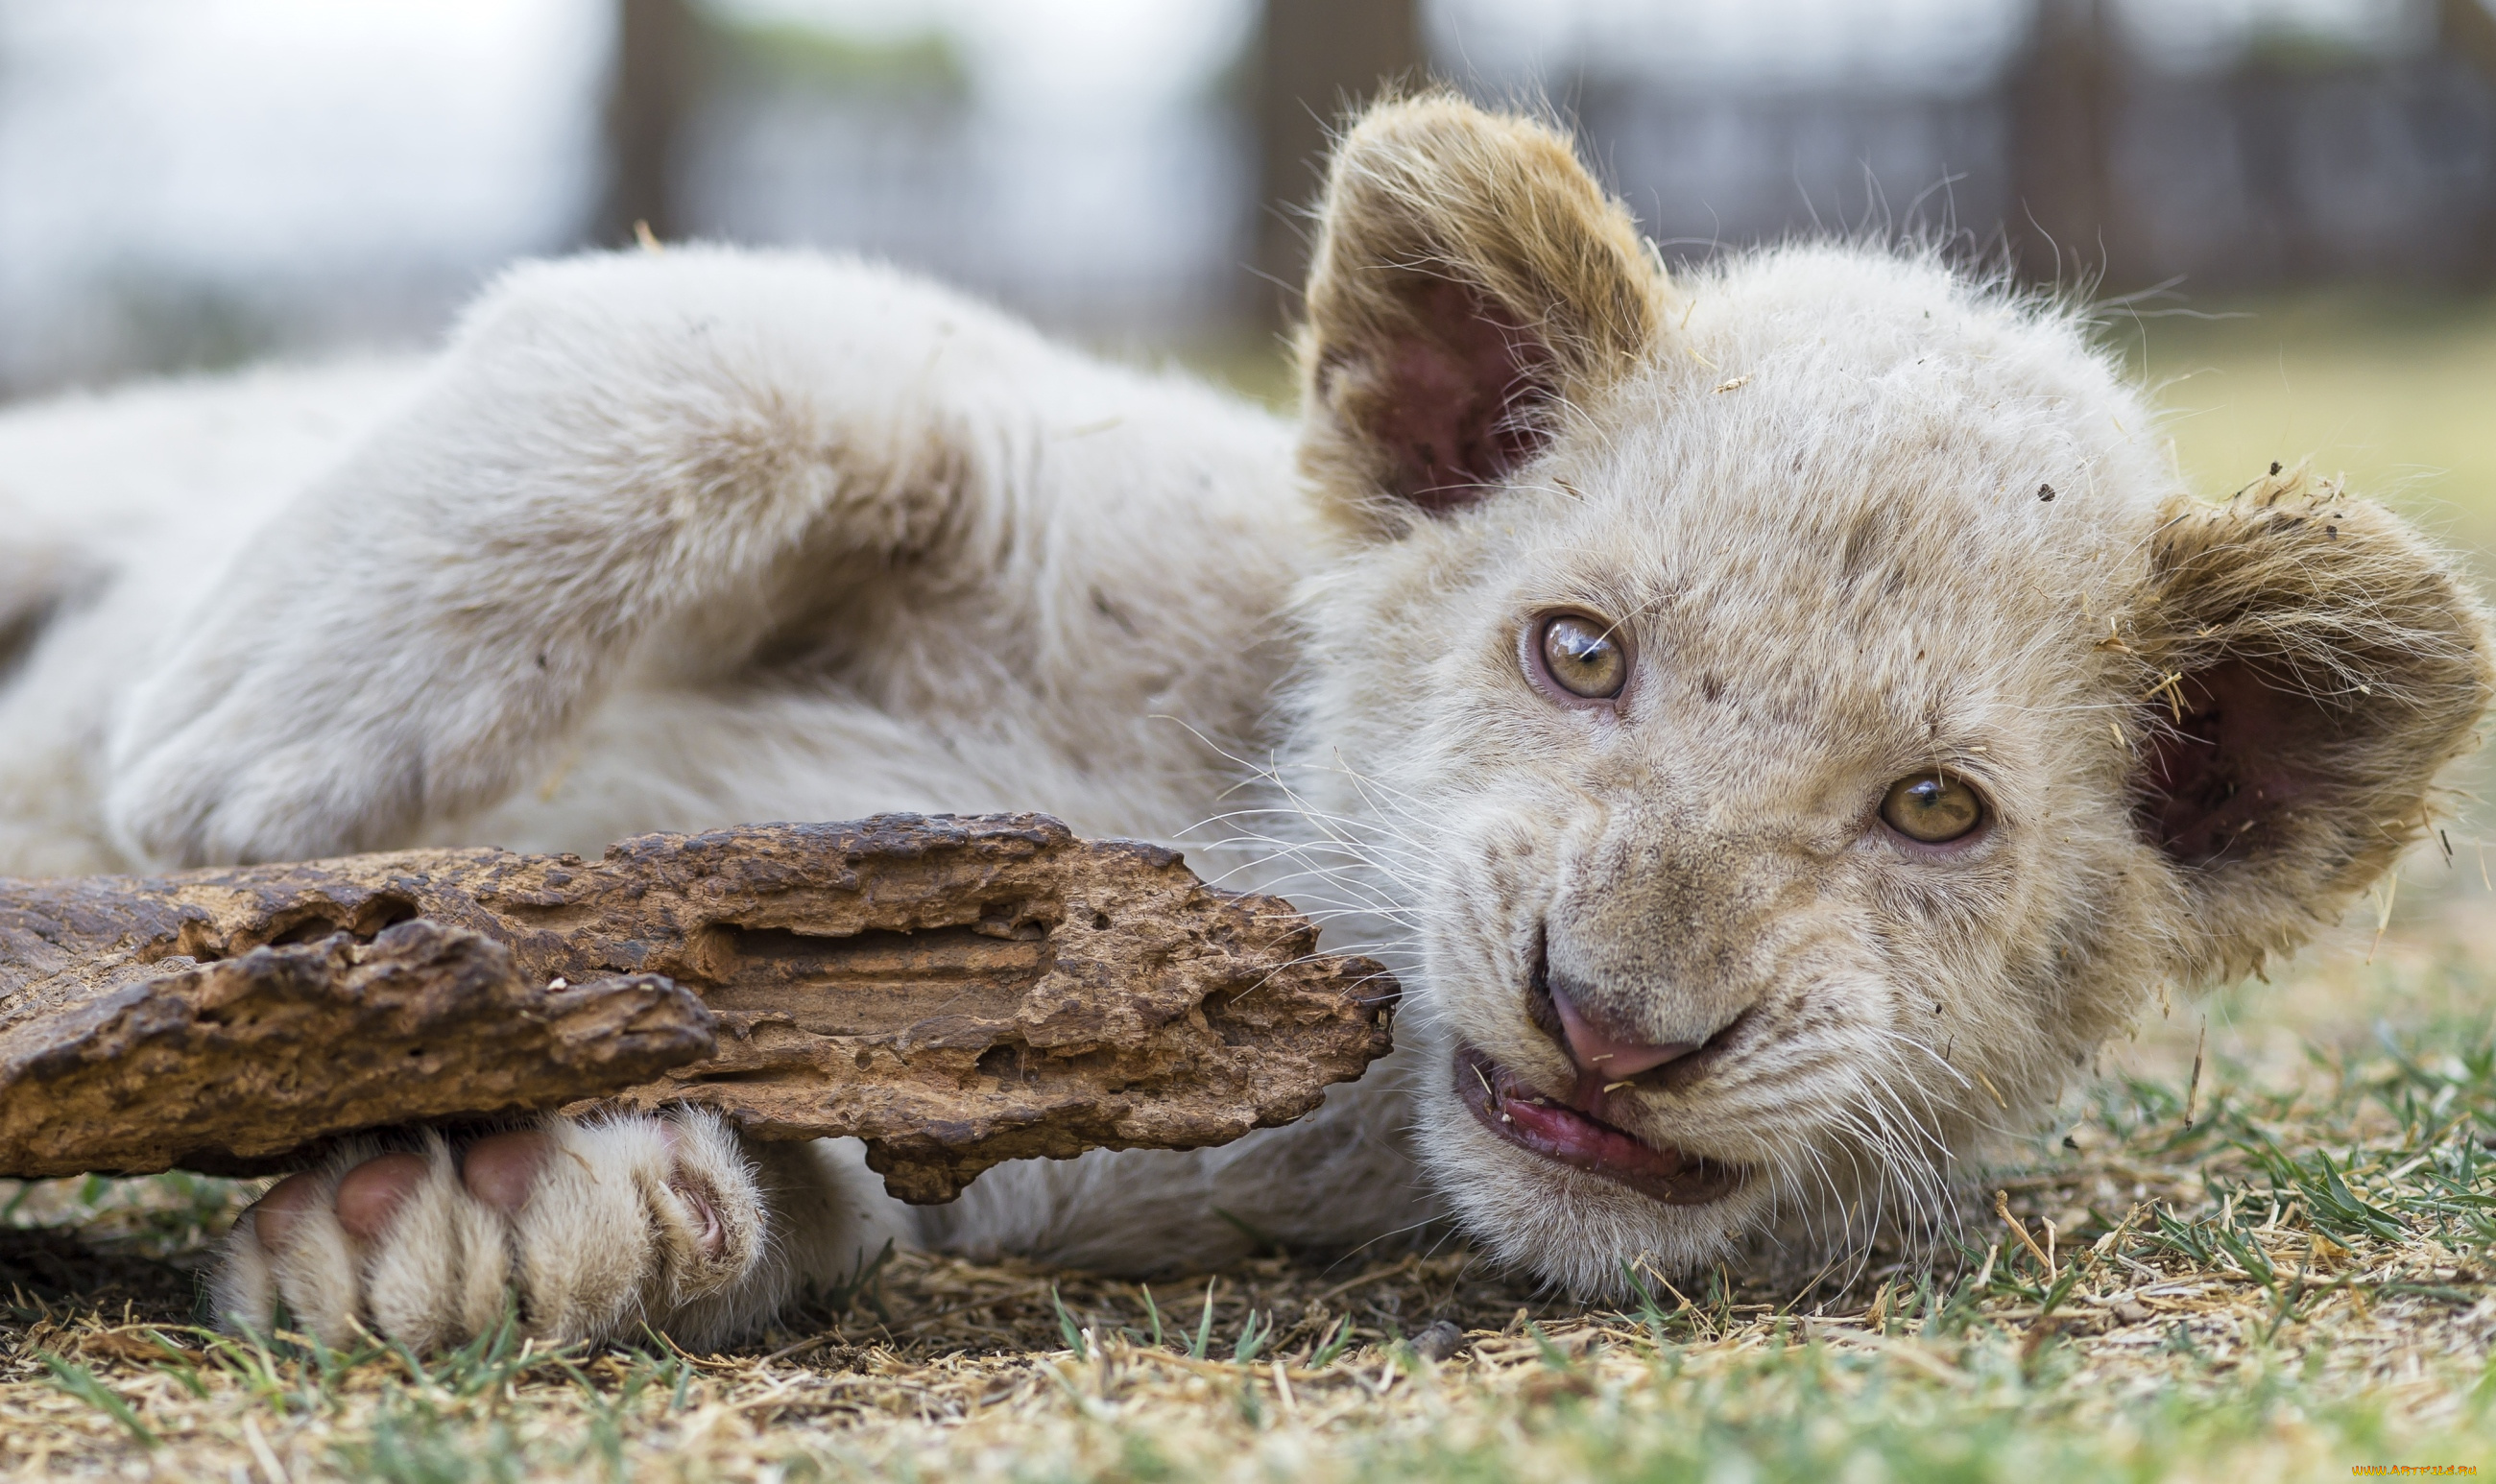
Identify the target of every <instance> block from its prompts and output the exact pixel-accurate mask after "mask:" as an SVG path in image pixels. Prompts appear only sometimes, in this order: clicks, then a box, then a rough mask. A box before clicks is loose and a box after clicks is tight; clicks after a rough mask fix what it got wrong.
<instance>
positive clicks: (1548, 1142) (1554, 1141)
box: [1500, 1098, 1681, 1177]
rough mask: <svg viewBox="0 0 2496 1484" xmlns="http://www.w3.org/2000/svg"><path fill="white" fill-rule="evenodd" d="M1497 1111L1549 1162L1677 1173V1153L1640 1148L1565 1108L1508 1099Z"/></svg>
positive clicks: (1617, 1132) (1583, 1167)
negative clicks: (1534, 1144) (1518, 1129)
mask: <svg viewBox="0 0 2496 1484" xmlns="http://www.w3.org/2000/svg"><path fill="white" fill-rule="evenodd" d="M1500 1110H1501V1111H1502V1112H1504V1113H1506V1114H1507V1115H1508V1116H1509V1118H1510V1119H1511V1120H1513V1127H1516V1128H1520V1129H1522V1130H1523V1131H1524V1132H1525V1134H1526V1135H1527V1136H1528V1137H1529V1138H1531V1139H1533V1140H1534V1141H1535V1142H1536V1143H1537V1144H1540V1145H1542V1146H1543V1151H1544V1154H1545V1155H1547V1156H1548V1157H1550V1158H1551V1159H1557V1160H1559V1161H1560V1162H1561V1163H1563V1164H1569V1165H1574V1166H1576V1168H1578V1169H1581V1170H1612V1171H1618V1172H1622V1173H1639V1174H1648V1175H1658V1176H1665V1177H1669V1176H1672V1175H1676V1174H1678V1173H1680V1171H1681V1157H1680V1155H1679V1154H1678V1153H1667V1152H1666V1151H1664V1150H1660V1149H1656V1148H1653V1147H1651V1146H1649V1145H1645V1144H1641V1143H1639V1142H1638V1140H1636V1139H1634V1138H1631V1137H1630V1136H1629V1135H1628V1134H1626V1133H1623V1132H1621V1131H1620V1130H1619V1129H1617V1128H1605V1127H1604V1126H1603V1125H1601V1124H1598V1123H1596V1122H1595V1121H1594V1120H1592V1119H1590V1118H1584V1117H1580V1116H1579V1115H1578V1114H1576V1113H1575V1112H1572V1111H1571V1110H1569V1109H1567V1108H1561V1107H1553V1106H1550V1105H1548V1104H1544V1103H1540V1102H1536V1101H1534V1100H1532V1099H1531V1098H1509V1099H1507V1100H1505V1101H1503V1102H1502V1103H1501V1104H1500Z"/></svg>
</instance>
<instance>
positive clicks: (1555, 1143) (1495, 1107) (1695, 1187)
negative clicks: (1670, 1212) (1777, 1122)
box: [1455, 1046, 1742, 1206]
mask: <svg viewBox="0 0 2496 1484" xmlns="http://www.w3.org/2000/svg"><path fill="white" fill-rule="evenodd" d="M1455 1073H1456V1096H1458V1097H1459V1098H1463V1099H1464V1102H1465V1106H1466V1107H1468V1108H1471V1109H1473V1113H1474V1117H1476V1118H1478V1119H1480V1120H1482V1127H1483V1128H1488V1129H1489V1130H1490V1131H1491V1132H1493V1133H1496V1134H1498V1135H1499V1136H1500V1137H1501V1138H1503V1139H1506V1140H1508V1141H1509V1142H1510V1143H1512V1144H1513V1145H1515V1146H1516V1147H1517V1148H1519V1149H1522V1150H1525V1151H1526V1152H1527V1153H1529V1154H1536V1155H1541V1156H1542V1157H1543V1158H1544V1159H1549V1160H1550V1161H1552V1162H1553V1163H1555V1164H1565V1165H1568V1166H1569V1167H1570V1168H1571V1169H1580V1170H1584V1171H1585V1172H1586V1173H1588V1174H1590V1175H1601V1176H1603V1177H1604V1178H1605V1179H1607V1180H1611V1181H1617V1182H1618V1183H1620V1184H1622V1185H1625V1186H1628V1187H1629V1188H1630V1189H1631V1190H1636V1191H1638V1193H1639V1194H1641V1195H1644V1196H1647V1197H1649V1198H1651V1199H1654V1200H1660V1201H1663V1202H1665V1203H1666V1204H1667V1205H1673V1206H1703V1205H1705V1204H1706V1203H1707V1202H1709V1201H1712V1200H1722V1199H1724V1198H1725V1197H1726V1196H1728V1195H1731V1194H1732V1193H1733V1191H1734V1190H1738V1189H1740V1187H1741V1184H1742V1171H1741V1170H1740V1169H1738V1168H1736V1167H1734V1166H1732V1165H1728V1164H1719V1163H1717V1162H1715V1161H1714V1160H1712V1159H1700V1158H1699V1157H1698V1156H1696V1155H1685V1154H1683V1153H1682V1152H1681V1151H1679V1150H1677V1149H1669V1148H1662V1147H1659V1146H1657V1145H1654V1144H1649V1143H1646V1142H1644V1141H1642V1140H1640V1139H1638V1137H1636V1136H1635V1135H1632V1134H1629V1133H1624V1132H1623V1131H1621V1130H1620V1129H1618V1128H1613V1127H1612V1126H1611V1125H1609V1124H1607V1123H1605V1122H1603V1121H1602V1120H1600V1119H1598V1118H1596V1117H1594V1116H1593V1115H1592V1114H1589V1113H1585V1112H1581V1111H1580V1110H1578V1109H1576V1108H1574V1107H1570V1106H1568V1105H1566V1104H1564V1103H1562V1102H1559V1101H1557V1100H1556V1099H1554V1098H1548V1097H1545V1096H1544V1095H1543V1094H1541V1093H1538V1092H1535V1091H1533V1090H1532V1089H1530V1088H1527V1087H1526V1086H1525V1085H1524V1084H1522V1083H1520V1082H1518V1081H1517V1080H1516V1074H1515V1073H1514V1072H1512V1071H1510V1070H1509V1069H1508V1068H1507V1067H1502V1066H1500V1065H1499V1064H1498V1063H1497V1062H1494V1061H1492V1060H1491V1059H1490V1058H1489V1057H1486V1056H1484V1055H1482V1053H1481V1052H1479V1051H1476V1050H1474V1049H1473V1048H1472V1047H1470V1046H1466V1047H1462V1048H1459V1049H1458V1050H1457V1052H1456V1060H1455Z"/></svg>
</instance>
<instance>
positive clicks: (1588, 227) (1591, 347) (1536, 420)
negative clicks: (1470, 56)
mask: <svg viewBox="0 0 2496 1484" xmlns="http://www.w3.org/2000/svg"><path fill="white" fill-rule="evenodd" d="M1666 294H1667V287H1666V282H1665V276H1664V272H1663V269H1662V268H1661V267H1660V266H1659V265H1658V264H1657V263H1656V261H1655V259H1654V258H1653V257H1652V256H1651V255H1650V254H1649V252H1648V250H1647V247H1646V243H1645V240H1644V239H1643V238H1642V237H1640V236H1639V235H1638V228H1637V225H1636V224H1635V223H1633V222H1632V221H1631V220H1630V216H1629V213H1628V212H1627V211H1626V210H1624V209H1622V207H1621V205H1620V204H1619V203H1618V202H1617V201H1611V200H1610V199H1608V198H1607V197H1606V196H1605V195H1604V192H1603V190H1602V188H1601V187H1599V186H1597V185H1596V184H1595V181H1594V179H1593V177H1592V176H1590V175H1588V174H1587V173H1586V171H1585V170H1584V169H1583V168H1582V167H1580V166H1579V165H1578V163H1577V159H1576V155H1575V154H1573V153H1572V152H1571V150H1570V147H1569V141H1568V140H1567V139H1563V138H1562V137H1561V136H1560V135H1558V134H1556V133H1554V132H1553V131H1552V130H1550V129H1548V128H1546V127H1544V125H1542V124H1539V123H1536V122H1534V121H1532V120H1529V119H1523V118H1515V117H1510V116H1504V115H1498V114H1492V113H1486V112H1483V111H1482V109H1480V108H1475V107H1474V106H1473V105H1471V104H1469V103H1466V102H1465V101H1464V100H1462V99H1460V98H1456V97H1453V96H1451V95H1446V94H1432V95H1429V96H1426V97H1421V98H1416V99H1409V100H1405V101H1401V102H1393V103H1386V104H1381V105H1379V106H1378V107H1376V108H1371V109H1370V110H1369V112H1368V113H1367V114H1366V115H1364V116H1363V117H1362V118H1361V120H1360V122H1359V123H1358V124H1357V125H1356V126H1355V127H1354V128H1353V130H1352V132H1351V134H1349V135H1348V136H1346V137H1345V139H1344V140H1343V142H1342V143H1341V145H1340V146H1339V147H1338V148H1337V149H1336V150H1335V155H1334V164H1333V168H1332V170H1331V171H1330V172H1329V173H1328V176H1327V179H1326V201H1325V205H1324V208H1323V212H1322V217H1321V223H1320V230H1319V235H1318V242H1317V251H1316V256H1315V259H1314V261H1313V263H1311V265H1310V268H1309V285H1308V323H1307V325H1305V326H1304V327H1303V328H1302V330H1301V332H1300V341H1299V361H1300V386H1301V402H1302V412H1303V416H1304V417H1305V418H1306V430H1305V431H1304V433H1303V434H1302V442H1301V459H1302V464H1303V467H1304V468H1305V469H1306V470H1307V472H1308V473H1309V474H1310V476H1311V477H1312V478H1313V479H1316V480H1317V481H1318V483H1319V486H1320V488H1321V489H1322V490H1324V491H1325V492H1326V494H1327V495H1328V496H1329V497H1330V498H1331V499H1332V500H1333V501H1334V502H1335V503H1336V504H1337V506H1338V507H1339V508H1340V509H1341V510H1342V511H1343V512H1345V513H1349V514H1354V515H1356V516H1358V517H1362V519H1361V523H1362V524H1366V525H1376V524H1378V523H1380V522H1381V521H1382V520H1383V521H1384V522H1385V523H1386V524H1387V525H1388V526H1389V527H1392V526H1393V525H1395V524H1397V523H1400V521H1401V520H1402V519H1405V518H1409V516H1410V514H1411V512H1412V511H1414V510H1417V509H1418V510H1421V511H1426V512H1430V513H1438V512H1441V511H1445V510H1451V509H1454V508H1456V507H1458V506H1461V505H1463V504H1465V503H1467V502H1469V501H1471V500H1473V499H1475V498H1477V497H1478V496H1479V495H1480V494H1481V493H1482V491H1483V489H1484V488H1485V487H1486V486H1488V485H1490V484H1492V483H1494V482H1496V481H1497V480H1499V479H1502V478H1503V477H1504V476H1506V475H1507V473H1508V472H1509V471H1510V470H1511V469H1513V467H1514V466H1515V465H1516V464H1517V463H1518V462H1520V461H1521V460H1523V459H1525V458H1527V457H1529V456H1531V455H1532V453H1533V452H1534V451H1535V450H1536V449H1537V448H1540V447H1541V446H1542V445H1543V443H1544V441H1545V440H1546V439H1547V438H1548V437H1549V436H1550V432H1551V427H1552V422H1553V418H1554V417H1555V416H1556V414H1557V413H1558V412H1559V411H1560V410H1561V409H1562V408H1563V407H1566V406H1568V405H1570V404H1573V403H1576V404H1582V403H1583V402H1584V401H1586V400H1588V399H1589V398H1591V397H1592V396H1593V395H1594V394H1596V393H1597V392H1598V391H1600V389H1601V388H1602V387H1603V386H1605V385H1606V384H1607V383H1609V382H1610V381H1612V380H1614V379H1616V378H1618V377H1619V376H1620V375H1622V374H1623V373H1624V372H1626V371H1627V370H1628V369H1629V368H1630V367H1631V366H1632V365H1634V364H1635V363H1636V361H1637V358H1638V356H1639V355H1640V354H1641V353H1642V352H1643V351H1644V350H1645V349H1646V348H1647V346H1648V345H1649V344H1650V343H1651V342H1652V341H1653V340H1654V338H1655V336H1656V334H1657V332H1658V327H1659V325H1661V323H1662V320H1663V318H1664V303H1665V298H1666Z"/></svg>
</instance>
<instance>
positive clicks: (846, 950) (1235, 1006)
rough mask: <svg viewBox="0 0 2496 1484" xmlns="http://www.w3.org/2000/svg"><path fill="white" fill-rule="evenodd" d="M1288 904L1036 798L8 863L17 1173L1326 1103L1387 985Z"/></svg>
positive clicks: (1160, 1127) (991, 1124)
mask: <svg viewBox="0 0 2496 1484" xmlns="http://www.w3.org/2000/svg"><path fill="white" fill-rule="evenodd" d="M1316 950H1317V935H1316V931H1315V929H1314V928H1312V927H1311V926H1310V925H1309V923H1308V922H1307V921H1306V920H1305V919H1304V918H1302V917H1300V916H1299V915H1298V914H1297V913H1295V912H1293V911H1292V910H1291V908H1290V906H1289V904H1287V903H1284V902H1282V901H1280V900H1279V899H1276V898H1272V897H1259V896H1249V895H1241V894H1236V893H1232V892H1227V891H1222V890H1219V889H1217V888H1213V887H1209V886H1206V885H1205V884H1204V883H1203V882H1202V881H1199V880H1198V879H1197V878H1196V876H1195V875H1194V874H1193V873H1192V872H1190V871H1189V870H1188V869H1187V867H1186V865H1185V863H1184V862H1183V861H1182V860H1181V859H1180V857H1179V856H1178V855H1177V854H1175V853H1174V852H1172V851H1170V850H1162V849H1160V848H1158V847H1153V846H1146V845H1138V844H1134V843H1130V842H1122V841H1097V842H1096V841H1083V840H1078V839H1076V837H1075V836H1074V835H1073V833H1072V832H1070V831H1069V830H1068V829H1067V828H1066V826H1065V825H1063V824H1061V823H1059V822H1058V821H1057V820H1055V819H1049V818H1047V817H1045V816H1041V815H1006V816H988V817H979V818H952V817H943V816H940V817H935V818H925V817H920V816H915V815H891V816H883V817H879V818H877V819H868V820H864V821H860V822H857V823H846V824H765V825H752V826H746V827H741V828H737V829H730V830H721V831H716V832H713V833H709V834H702V835H691V836H682V835H651V836H644V837H641V838H639V839H635V840H628V841H625V842H623V843H622V844H620V845H617V846H614V847H612V848H610V849H609V850H608V852H607V854H606V855H605V857H604V858H602V859H600V860H596V861H584V860H582V859H580V858H579V857H577V856H569V855H565V856H530V855H516V854H512V853H509V852H505V851H500V850H415V851H403V852H397V853H391V854H379V855H363V856H354V857H349V858H346V859H341V860H332V861H320V862H312V863H308V864H302V865H288V866H261V867H249V868H240V869H234V870H222V871H203V872H190V873H184V874H181V875H172V876H164V877H153V878H131V877H95V878H82V879H77V880H63V881H0V1173H6V1174H10V1175H16V1176H24V1177H31V1176H40V1175H59V1174H69V1173H77V1172H80V1171H85V1170H109V1171H117V1172H126V1173H137V1172H143V1171H149V1170H158V1169H167V1168H173V1167H187V1168H194V1169H205V1170H210V1171H217V1172H228V1173H244V1172H255V1171H262V1170H268V1169H275V1168H279V1167H283V1166H284V1165H285V1164H286V1163H288V1162H290V1161H292V1160H294V1159H299V1158H300V1157H301V1156H302V1154H303V1153H304V1152H305V1151H306V1150H307V1149H309V1148H311V1147H313V1146H315V1145H317V1144H318V1143H319V1142H320V1141H322V1140H324V1139H327V1138H330V1137H334V1136H337V1135H340V1134H344V1133H347V1132H351V1131H355V1130H359V1129H364V1128H375V1127H384V1126H390V1125H396V1124H402V1123H408V1122H413V1121H419V1120H428V1121H443V1120H448V1121H473V1120H489V1119H494V1118H499V1117H508V1116H511V1115H514V1114H516V1113H519V1112H523V1111H526V1110H529V1109H538V1108H547V1107H555V1106H569V1107H572V1108H575V1109H579V1108H583V1107H585V1106H587V1105H588V1104H586V1103H584V1102H583V1099H605V1100H607V1101H608V1102H609V1103H611V1104H612V1105H620V1106H625V1107H637V1108H646V1107H654V1106H658V1105H661V1104H664V1103H669V1102H691V1103H698V1104H702V1105H704V1106H708V1107H713V1108H716V1109H718V1110H719V1111H721V1112H722V1113H724V1114H726V1115H727V1116H729V1117H730V1118H732V1119H733V1120H734V1121H735V1122H736V1123H737V1124H739V1125H740V1126H742V1127H743V1128H745V1129H746V1130H747V1131H748V1132H749V1133H751V1134H753V1135H755V1136H758V1137H762V1138H812V1137H820V1136H826V1135H855V1136H857V1137H859V1138H862V1139H864V1140H866V1142H867V1149H868V1162H869V1163H870V1164H871V1165H872V1166H873V1167H874V1168H875V1169H877V1170H878V1171H879V1172H881V1173H882V1174H883V1175H884V1177H885V1183H886V1185H887V1187H888V1188H889V1189H890V1190H892V1191H893V1192H894V1193H895V1194H897V1195H900V1196H902V1197H903V1198H905V1199H909V1200H914V1201H942V1200H948V1199H951V1198H952V1196H954V1195H955V1194H957V1193H959V1191H960V1190H961V1189H962V1187H963V1186H964V1185H965V1184H967V1183H968V1182H969V1181H970V1180H971V1179H972V1178H973V1177H974V1176H976V1175H977V1174H978V1173H979V1172H980V1171H981V1170H983V1169H984V1168H986V1167H987V1166H989V1165H991V1164H994V1163H996V1162H997V1161H999V1160H1002V1159H1024V1158H1033V1157H1057V1158H1063V1157H1067V1156H1072V1155H1075V1154H1078V1153H1080V1152H1082V1151H1083V1150H1085V1149H1092V1148H1105V1147H1106V1148H1139V1147H1141V1148H1163V1149H1186V1148H1194V1147H1197V1146H1201V1145H1207V1144H1218V1143H1222V1142H1225V1141H1227V1140H1230V1139H1233V1138H1236V1137H1238V1136H1239V1135H1240V1134H1242V1133H1245V1132H1247V1131H1248V1130H1249V1129H1250V1128H1259V1127H1264V1126H1268V1125H1272V1124H1279V1123H1284V1122H1288V1121H1289V1120H1291V1119H1293V1118H1295V1117H1298V1116H1299V1115H1300V1114H1302V1113H1305V1112H1307V1111H1309V1110H1310V1109H1311V1108H1314V1107H1315V1106H1316V1105H1317V1104H1318V1102H1319V1101H1320V1100H1321V1099H1322V1098H1323V1097H1324V1095H1325V1090H1326V1087H1327V1086H1329V1085H1331V1084H1333V1083H1336V1082H1342V1081H1346V1080H1349V1079H1351V1078H1353V1077H1356V1076H1357V1075H1359V1073H1360V1071H1361V1069H1362V1068H1363V1067H1366V1066H1367V1065H1368V1063H1369V1062H1370V1061H1371V1060H1373V1059H1374V1058H1376V1057H1378V1056H1381V1055H1383V1054H1385V1052H1386V1050H1387V1049H1388V1039H1389V1033H1388V1012H1389V1008H1390V1006H1391V1004H1392V1001H1393V998H1394V994H1395V986H1394V983H1393V981H1392V980H1391V979H1390V978H1388V976H1387V974H1385V972H1384V971H1383V970H1382V969H1381V968H1380V967H1379V966H1378V965H1377V964H1376V963H1374V962H1372V961H1370V960H1366V959H1357V958H1354V959H1345V958H1330V957H1326V956H1322V955H1320V954H1318V953H1317V951H1316Z"/></svg>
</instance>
